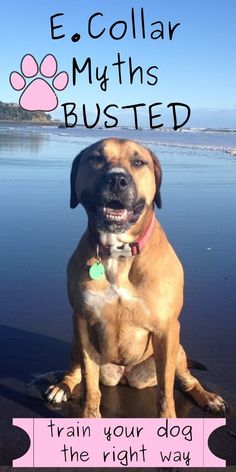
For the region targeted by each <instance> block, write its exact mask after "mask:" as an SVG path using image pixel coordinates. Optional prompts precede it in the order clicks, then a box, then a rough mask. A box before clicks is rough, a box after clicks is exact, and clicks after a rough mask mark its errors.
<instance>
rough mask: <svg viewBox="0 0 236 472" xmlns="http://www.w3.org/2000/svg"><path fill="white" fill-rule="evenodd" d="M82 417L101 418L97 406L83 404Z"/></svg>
mask: <svg viewBox="0 0 236 472" xmlns="http://www.w3.org/2000/svg"><path fill="white" fill-rule="evenodd" d="M82 417H83V418H101V413H100V411H99V407H96V406H95V407H94V406H92V405H91V406H90V405H85V407H84V409H83V415H82Z"/></svg>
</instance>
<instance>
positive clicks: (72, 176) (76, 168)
mask: <svg viewBox="0 0 236 472" xmlns="http://www.w3.org/2000/svg"><path fill="white" fill-rule="evenodd" d="M81 155H82V152H81V153H80V154H78V156H76V158H75V159H74V161H73V163H72V167H71V173H70V207H71V208H75V207H77V205H78V204H79V200H78V197H77V193H76V188H75V184H76V177H77V174H78V171H79V165H80V159H81Z"/></svg>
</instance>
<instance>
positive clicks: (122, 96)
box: [0, 0, 236, 128]
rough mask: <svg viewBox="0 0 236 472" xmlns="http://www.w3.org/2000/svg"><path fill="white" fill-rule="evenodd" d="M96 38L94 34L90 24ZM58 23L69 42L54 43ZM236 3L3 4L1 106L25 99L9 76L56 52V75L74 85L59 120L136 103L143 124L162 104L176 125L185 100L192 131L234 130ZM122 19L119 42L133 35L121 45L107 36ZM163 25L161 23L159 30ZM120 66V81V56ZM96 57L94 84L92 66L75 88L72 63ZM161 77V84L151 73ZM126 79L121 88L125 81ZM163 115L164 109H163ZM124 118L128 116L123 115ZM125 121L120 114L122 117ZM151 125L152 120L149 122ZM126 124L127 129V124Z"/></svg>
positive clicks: (63, 98)
mask: <svg viewBox="0 0 236 472" xmlns="http://www.w3.org/2000/svg"><path fill="white" fill-rule="evenodd" d="M132 8H133V9H134V17H135V29H136V38H135V39H134V38H133V32H132V31H133V30H132V22H131V12H132ZM141 8H143V11H144V19H145V20H144V21H145V34H146V37H145V38H143V37H142V27H141V17H140V12H141ZM97 12H100V13H101V14H100V15H96V16H95V17H94V18H93V20H92V21H91V32H92V34H94V35H96V34H99V33H101V32H102V31H103V29H104V32H103V33H102V34H101V36H100V37H99V38H97V39H94V38H91V37H90V36H89V34H88V20H89V18H90V17H91V16H92V15H93V14H95V13H97ZM57 13H63V15H62V16H60V17H57V18H55V20H54V22H55V26H56V25H62V27H61V28H58V29H55V30H54V34H55V35H60V34H64V35H65V36H64V37H63V38H61V39H52V31H51V27H50V17H51V16H53V15H55V14H57ZM235 18H236V1H235V0H225V1H224V2H222V1H220V0H198V1H194V0H160V1H158V0H142V1H141V0H133V1H131V0H119V1H115V2H111V0H90V1H89V0H87V1H84V0H83V1H82V0H34V1H32V0H30V1H29V0H22V1H21V2H19V0H11V1H10V0H9V1H8V2H4V3H3V4H2V5H1V30H0V44H1V55H0V70H1V74H0V100H1V101H3V102H15V103H17V101H18V100H19V95H20V93H19V92H17V91H15V90H13V89H12V88H11V86H10V83H9V75H10V73H11V72H12V71H13V70H15V71H19V70H20V63H21V59H22V57H23V56H24V55H25V54H27V53H30V54H32V55H33V56H34V57H35V59H36V60H37V61H38V62H39V63H40V62H41V60H42V59H43V57H44V56H45V55H47V54H49V53H50V54H53V55H54V56H55V57H56V59H57V62H58V67H59V69H58V72H60V71H67V72H68V74H69V84H68V86H67V87H66V89H65V90H64V91H62V92H59V93H58V98H59V103H60V105H59V106H58V108H57V109H56V110H55V111H54V112H52V116H53V117H61V116H62V113H63V109H62V107H61V103H67V102H74V103H75V104H76V110H77V109H78V113H81V107H82V104H86V108H87V110H89V111H90V112H91V113H92V114H93V112H94V111H95V104H96V103H99V106H100V107H101V110H102V109H103V108H104V107H105V106H107V105H109V104H116V105H117V106H119V107H122V106H127V105H131V104H135V103H140V102H142V103H145V104H146V105H147V106H146V107H143V109H142V112H141V114H143V119H144V121H145V114H146V115H147V113H148V111H147V110H148V106H149V105H151V104H153V103H156V102H160V103H162V105H161V106H160V111H162V113H163V121H164V125H169V122H170V120H171V117H170V109H168V108H167V105H168V104H169V103H171V102H181V103H185V104H187V105H188V106H189V107H190V108H191V119H190V122H189V125H190V126H197V127H205V126H210V127H233V128H236V96H235V95H236V93H235V84H236V61H235V55H236V52H235V51H236V28H235ZM118 20H122V21H123V23H121V24H119V25H117V26H115V27H114V28H113V30H112V31H113V33H114V35H116V36H119V35H120V34H121V32H122V30H123V28H124V22H125V24H126V27H127V30H126V34H125V35H124V37H123V38H122V39H116V40H115V39H113V38H112V37H111V35H110V33H109V30H110V28H111V27H112V25H113V24H114V23H115V22H116V21H118ZM157 21H161V22H162V23H163V31H164V39H161V38H159V39H152V38H151V33H152V32H153V31H154V30H156V29H157V28H158V25H157V24H156V25H151V24H152V23H153V22H157ZM168 22H171V25H172V26H173V25H175V24H176V23H180V25H179V26H178V27H177V28H176V29H175V31H174V34H173V39H172V40H170V39H169V32H168ZM159 26H160V24H159ZM75 33H79V34H80V40H79V41H77V42H73V41H72V40H71V36H72V35H73V34H75ZM118 53H119V54H120V58H121V60H122V61H124V62H123V63H122V66H120V68H121V78H120V77H119V71H118V66H115V65H112V64H115V63H116V62H117V54H118ZM88 57H90V58H91V74H92V75H91V80H92V84H89V83H88V71H87V68H86V69H85V70H84V72H82V73H80V74H77V75H76V84H75V85H73V83H72V62H73V58H75V59H76V61H77V64H78V66H79V68H81V67H82V66H83V64H84V63H85V61H86V59H87V58H88ZM129 58H131V59H130V60H131V61H132V66H133V68H135V67H138V66H140V67H142V70H143V83H142V84H141V83H140V75H139V74H138V73H136V75H135V76H134V80H133V84H130V71H129ZM106 66H107V68H106V77H107V79H108V80H107V82H106V88H107V89H106V91H103V90H102V89H101V81H99V80H97V79H96V68H97V73H98V76H101V75H102V73H103V72H104V68H105V67H106ZM152 66H153V67H154V66H155V69H152V72H153V73H155V75H156V77H157V83H156V84H155V85H149V84H148V83H147V81H148V80H149V81H151V82H154V78H153V77H152V78H150V76H149V75H148V73H147V70H148V69H149V68H150V67H152ZM120 79H121V80H122V84H120V83H119V80H120ZM158 110H159V107H158ZM122 113H123V115H124V116H125V114H126V118H127V117H128V114H127V111H123V112H122ZM123 115H122V116H123ZM146 119H147V118H146ZM125 124H127V123H125Z"/></svg>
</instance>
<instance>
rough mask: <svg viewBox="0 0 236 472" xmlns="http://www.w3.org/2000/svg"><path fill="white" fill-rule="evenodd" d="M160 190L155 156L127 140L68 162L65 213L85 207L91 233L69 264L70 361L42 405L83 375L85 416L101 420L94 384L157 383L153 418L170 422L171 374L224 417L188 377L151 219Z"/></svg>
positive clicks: (170, 285) (179, 279) (161, 247)
mask: <svg viewBox="0 0 236 472" xmlns="http://www.w3.org/2000/svg"><path fill="white" fill-rule="evenodd" d="M160 185H161V167H160V164H159V162H158V160H157V159H156V158H155V156H154V155H153V154H152V153H151V151H149V150H148V149H146V148H144V147H142V146H141V145H139V144H138V143H136V142H133V141H128V140H123V139H104V140H102V141H100V142H98V143H96V144H93V145H92V146H90V147H89V148H87V149H85V150H84V151H83V152H81V153H80V154H79V155H78V156H77V157H76V159H75V160H74V163H73V166H72V171H71V207H72V208H74V207H76V206H77V205H78V203H82V205H83V206H84V208H85V210H86V212H87V215H88V229H87V231H86V232H85V233H84V235H83V237H82V239H81V241H80V242H79V245H78V248H77V249H76V251H75V252H74V254H73V256H72V258H71V260H70V261H69V265H68V288H69V299H70V302H71V305H72V307H73V310H74V343H73V357H72V358H73V363H72V367H71V370H70V371H69V372H68V373H67V374H66V375H65V377H64V379H63V381H62V382H61V383H60V384H58V385H56V386H51V387H50V389H49V392H48V400H49V401H52V402H55V403H59V402H62V401H66V400H67V399H68V397H69V396H70V394H71V393H72V392H73V389H74V388H75V386H76V385H77V384H78V383H80V382H81V379H82V375H83V378H84V382H85V386H86V398H85V404H84V411H83V416H84V417H99V416H100V397H101V394H100V390H99V381H100V382H102V383H103V384H105V385H117V384H118V383H127V384H129V385H130V386H132V387H136V388H144V387H147V386H153V385H156V384H157V380H158V385H159V389H160V394H159V401H158V415H159V416H160V417H175V415H176V414H175V404H174V398H173V387H174V379H175V376H177V378H178V379H179V381H180V385H181V387H182V389H183V390H184V392H188V393H190V395H191V396H192V397H193V398H194V399H195V400H196V402H197V403H198V405H200V406H201V407H207V408H209V409H210V410H211V411H212V412H216V413H221V414H222V413H224V411H225V403H224V401H223V399H222V398H221V397H219V396H218V395H216V394H214V393H210V392H207V391H206V390H204V389H203V387H202V386H201V385H200V383H199V382H198V380H197V379H196V378H194V377H193V376H192V375H191V373H190V372H189V370H188V367H187V361H186V355H185V352H184V349H183V347H182V346H181V345H180V341H179V331H180V325H179V321H178V316H179V313H180V311H181V308H182V304H183V270H182V266H181V263H180V261H179V260H178V258H177V256H176V254H175V252H174V250H173V249H172V247H171V246H170V244H169V242H168V240H167V238H166V235H165V233H164V231H163V229H162V228H161V226H160V224H159V223H158V221H157V220H156V218H155V214H154V208H153V205H154V203H155V204H156V205H157V207H158V208H161V196H160ZM81 366H82V370H81Z"/></svg>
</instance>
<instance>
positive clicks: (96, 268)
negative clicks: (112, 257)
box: [89, 262, 105, 280]
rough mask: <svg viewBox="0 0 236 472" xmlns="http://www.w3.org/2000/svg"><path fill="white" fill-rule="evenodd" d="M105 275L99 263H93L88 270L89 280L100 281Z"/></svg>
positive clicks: (102, 266) (103, 268)
mask: <svg viewBox="0 0 236 472" xmlns="http://www.w3.org/2000/svg"><path fill="white" fill-rule="evenodd" d="M104 274H105V267H104V265H103V264H102V263H101V262H94V264H93V265H91V267H90V269H89V275H90V277H91V279H93V280H97V279H100V278H101V277H102V276H103V275H104Z"/></svg>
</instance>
